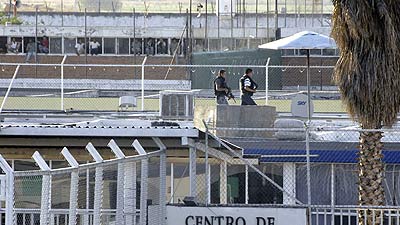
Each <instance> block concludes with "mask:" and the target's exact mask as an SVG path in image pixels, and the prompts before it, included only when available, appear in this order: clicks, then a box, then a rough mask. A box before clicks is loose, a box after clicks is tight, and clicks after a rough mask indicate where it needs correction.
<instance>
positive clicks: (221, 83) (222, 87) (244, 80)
mask: <svg viewBox="0 0 400 225" xmlns="http://www.w3.org/2000/svg"><path fill="white" fill-rule="evenodd" d="M257 88H258V85H257V83H256V82H255V81H254V80H253V70H252V69H250V68H248V69H246V71H245V74H244V75H243V76H242V77H241V78H240V79H239V89H240V94H241V96H240V97H241V100H242V103H241V104H242V105H257V104H256V102H255V101H254V100H253V98H252V97H253V95H254V93H256V92H257ZM214 94H215V97H216V101H217V104H218V105H228V104H229V103H228V99H231V98H234V97H233V95H232V92H231V88H230V87H229V86H228V84H227V82H226V71H225V70H220V71H219V72H218V75H217V77H216V78H215V79H214Z"/></svg>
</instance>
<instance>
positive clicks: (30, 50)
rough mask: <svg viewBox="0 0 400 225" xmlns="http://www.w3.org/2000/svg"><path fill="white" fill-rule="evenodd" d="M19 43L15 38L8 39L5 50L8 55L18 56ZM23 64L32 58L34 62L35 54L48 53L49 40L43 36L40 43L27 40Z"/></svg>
mask: <svg viewBox="0 0 400 225" xmlns="http://www.w3.org/2000/svg"><path fill="white" fill-rule="evenodd" d="M20 48H21V42H19V41H17V40H16V39H15V38H10V39H9V40H8V41H7V44H6V49H7V52H8V53H15V54H18V53H19V52H20ZM25 53H26V55H25V62H29V61H30V60H31V59H32V58H34V60H35V62H36V61H37V58H36V54H37V53H44V54H48V53H49V39H48V38H47V37H46V36H44V37H42V39H41V40H40V41H37V42H35V40H34V39H32V38H30V39H28V44H26V47H25Z"/></svg>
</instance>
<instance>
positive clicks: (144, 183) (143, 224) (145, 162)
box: [132, 139, 149, 225]
mask: <svg viewBox="0 0 400 225" xmlns="http://www.w3.org/2000/svg"><path fill="white" fill-rule="evenodd" d="M132 146H133V147H134V148H135V150H136V151H137V152H138V153H139V155H142V156H146V155H147V152H146V151H145V150H144V149H143V147H142V145H141V144H140V143H139V141H138V140H137V139H136V140H135V141H134V142H133V144H132ZM140 164H141V174H140V184H141V186H140V225H147V197H148V196H147V195H148V182H149V181H148V176H149V159H148V158H145V159H142V160H141V162H140Z"/></svg>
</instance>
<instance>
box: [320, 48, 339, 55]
mask: <svg viewBox="0 0 400 225" xmlns="http://www.w3.org/2000/svg"><path fill="white" fill-rule="evenodd" d="M322 55H327V56H334V55H336V49H324V50H322Z"/></svg>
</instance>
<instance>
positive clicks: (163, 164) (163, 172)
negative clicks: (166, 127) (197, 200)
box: [153, 137, 167, 225]
mask: <svg viewBox="0 0 400 225" xmlns="http://www.w3.org/2000/svg"><path fill="white" fill-rule="evenodd" d="M153 141H154V142H155V143H156V144H157V146H158V148H159V149H160V151H162V153H161V154H160V196H159V197H160V199H159V201H160V203H159V204H160V225H165V222H166V221H165V218H166V217H167V215H166V203H167V199H166V198H167V197H166V195H167V181H166V179H167V147H166V146H165V145H164V143H163V142H162V141H161V139H160V138H158V137H155V138H153Z"/></svg>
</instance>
